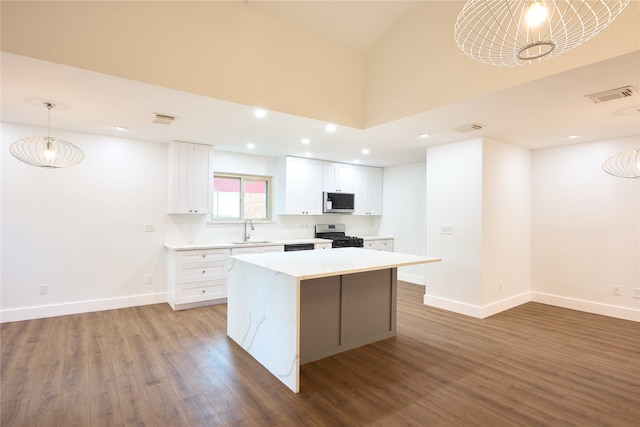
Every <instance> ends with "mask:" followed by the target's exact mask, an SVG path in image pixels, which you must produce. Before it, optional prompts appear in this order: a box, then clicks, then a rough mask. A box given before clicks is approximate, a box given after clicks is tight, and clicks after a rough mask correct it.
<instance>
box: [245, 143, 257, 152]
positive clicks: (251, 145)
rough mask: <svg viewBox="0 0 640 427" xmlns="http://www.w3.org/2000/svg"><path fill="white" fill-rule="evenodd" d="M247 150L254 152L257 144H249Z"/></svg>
mask: <svg viewBox="0 0 640 427" xmlns="http://www.w3.org/2000/svg"><path fill="white" fill-rule="evenodd" d="M247 148H248V149H249V150H253V149H254V148H256V144H254V143H252V142H250V143H248V144H247Z"/></svg>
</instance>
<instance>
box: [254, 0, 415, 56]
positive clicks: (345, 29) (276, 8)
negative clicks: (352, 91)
mask: <svg viewBox="0 0 640 427" xmlns="http://www.w3.org/2000/svg"><path fill="white" fill-rule="evenodd" d="M245 3H246V4H247V5H249V6H251V7H253V8H254V9H257V10H259V11H261V12H264V13H265V14H267V15H270V16H272V17H275V18H278V19H281V20H283V21H286V22H289V23H293V24H296V25H298V26H301V27H304V28H305V29H307V30H310V31H313V32H315V33H317V34H319V35H321V36H323V37H326V38H329V39H333V40H335V41H336V42H337V43H339V44H341V45H344V46H348V47H350V48H351V49H353V50H357V51H358V52H361V53H364V52H366V51H367V50H368V49H369V48H370V47H371V45H373V43H375V41H376V40H378V38H379V37H380V36H381V35H382V33H384V32H385V31H386V30H387V29H388V28H389V27H390V26H391V24H393V21H395V20H396V18H398V17H399V16H402V15H404V14H405V13H407V12H409V11H410V10H411V9H413V8H414V7H416V6H417V5H419V4H420V3H422V1H403V0H395V1H380V0H375V1H370V0H358V1H327V0H324V1H313V0H306V1H269V0H246V1H245Z"/></svg>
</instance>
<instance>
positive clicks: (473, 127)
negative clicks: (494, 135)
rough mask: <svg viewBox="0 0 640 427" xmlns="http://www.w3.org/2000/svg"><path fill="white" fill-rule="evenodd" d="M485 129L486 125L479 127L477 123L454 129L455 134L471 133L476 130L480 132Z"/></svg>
mask: <svg viewBox="0 0 640 427" xmlns="http://www.w3.org/2000/svg"><path fill="white" fill-rule="evenodd" d="M483 127H484V125H479V124H477V123H467V124H466V125H460V126H456V127H454V128H453V131H454V132H458V133H465V132H471V131H474V130H480V129H482V128H483Z"/></svg>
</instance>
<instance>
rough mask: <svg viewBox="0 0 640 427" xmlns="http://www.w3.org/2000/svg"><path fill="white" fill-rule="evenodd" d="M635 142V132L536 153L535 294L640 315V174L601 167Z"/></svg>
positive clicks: (578, 305) (576, 305) (551, 300)
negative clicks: (639, 292) (637, 295)
mask: <svg viewBox="0 0 640 427" xmlns="http://www.w3.org/2000/svg"><path fill="white" fill-rule="evenodd" d="M637 147H638V137H637V136H634V137H628V138H620V139H615V140H606V141H599V142H593V143H585V144H575V145H569V146H565V147H559V148H549V149H542V150H536V151H534V152H533V179H532V188H533V195H532V205H533V206H532V207H533V215H532V218H533V222H532V269H533V271H532V291H533V299H534V300H535V301H541V302H545V303H548V304H554V305H559V306H563V307H568V308H574V309H578V310H585V311H590V312H594V313H600V314H606V315H612V316H616V317H622V318H629V319H634V320H640V311H638V310H639V309H640V299H634V298H633V288H639V287H640V271H639V270H640V247H639V246H640V180H639V179H624V178H616V177H613V176H610V175H608V174H606V173H604V172H603V171H602V169H601V164H602V162H603V161H604V160H605V159H607V158H608V157H610V156H612V155H614V154H617V153H618V152H621V151H625V150H631V149H635V148H637ZM613 286H618V287H620V288H621V295H620V296H614V295H612V292H611V287H613Z"/></svg>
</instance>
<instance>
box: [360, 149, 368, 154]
mask: <svg viewBox="0 0 640 427" xmlns="http://www.w3.org/2000/svg"><path fill="white" fill-rule="evenodd" d="M361 153H362V154H369V149H368V148H363V149H362V151H361Z"/></svg>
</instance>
